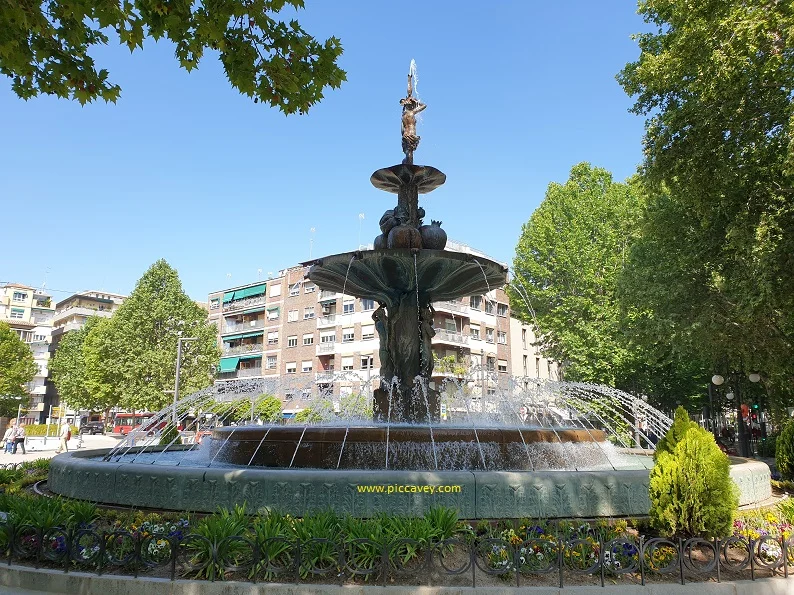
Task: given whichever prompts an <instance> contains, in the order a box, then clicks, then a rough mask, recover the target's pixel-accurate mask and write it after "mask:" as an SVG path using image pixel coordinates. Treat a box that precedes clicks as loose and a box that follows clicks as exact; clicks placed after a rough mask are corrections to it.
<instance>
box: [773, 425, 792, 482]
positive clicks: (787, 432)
mask: <svg viewBox="0 0 794 595" xmlns="http://www.w3.org/2000/svg"><path fill="white" fill-rule="evenodd" d="M776 443H777V448H776V449H775V466H776V467H777V470H778V471H779V472H780V475H781V476H782V477H783V479H794V421H791V422H789V423H788V424H786V427H784V428H783V431H781V432H780V435H779V436H778V438H777V442H776Z"/></svg>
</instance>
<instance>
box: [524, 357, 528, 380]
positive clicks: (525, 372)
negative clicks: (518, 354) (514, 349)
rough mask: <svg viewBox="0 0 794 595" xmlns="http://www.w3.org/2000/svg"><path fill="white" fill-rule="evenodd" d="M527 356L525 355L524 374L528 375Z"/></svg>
mask: <svg viewBox="0 0 794 595" xmlns="http://www.w3.org/2000/svg"><path fill="white" fill-rule="evenodd" d="M527 359H528V358H527V356H526V355H525V356H524V376H526V375H527Z"/></svg>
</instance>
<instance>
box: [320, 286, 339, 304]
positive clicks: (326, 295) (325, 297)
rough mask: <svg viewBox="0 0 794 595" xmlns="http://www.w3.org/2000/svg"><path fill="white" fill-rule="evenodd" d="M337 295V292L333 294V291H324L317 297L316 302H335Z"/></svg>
mask: <svg viewBox="0 0 794 595" xmlns="http://www.w3.org/2000/svg"><path fill="white" fill-rule="evenodd" d="M338 295H339V294H338V293H337V292H335V291H327V290H325V289H324V290H322V291H321V292H320V294H319V295H318V296H317V300H318V301H320V302H327V301H329V300H334V301H336V298H337V296H338Z"/></svg>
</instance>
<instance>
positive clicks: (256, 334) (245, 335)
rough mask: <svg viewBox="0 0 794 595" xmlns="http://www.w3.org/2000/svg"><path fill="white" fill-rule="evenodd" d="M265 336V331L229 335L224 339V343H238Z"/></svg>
mask: <svg viewBox="0 0 794 595" xmlns="http://www.w3.org/2000/svg"><path fill="white" fill-rule="evenodd" d="M264 334H265V331H253V332H250V333H240V334H239V335H229V336H228V337H222V340H223V341H236V340H237V339H247V338H248V337H261V336H262V335H264Z"/></svg>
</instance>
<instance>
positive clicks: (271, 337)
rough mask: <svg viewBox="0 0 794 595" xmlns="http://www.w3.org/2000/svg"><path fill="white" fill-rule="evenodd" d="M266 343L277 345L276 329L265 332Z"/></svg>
mask: <svg viewBox="0 0 794 595" xmlns="http://www.w3.org/2000/svg"><path fill="white" fill-rule="evenodd" d="M267 344H268V345H278V331H271V332H269V333H268V334H267Z"/></svg>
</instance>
